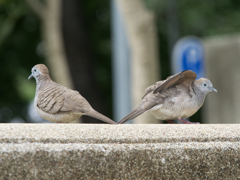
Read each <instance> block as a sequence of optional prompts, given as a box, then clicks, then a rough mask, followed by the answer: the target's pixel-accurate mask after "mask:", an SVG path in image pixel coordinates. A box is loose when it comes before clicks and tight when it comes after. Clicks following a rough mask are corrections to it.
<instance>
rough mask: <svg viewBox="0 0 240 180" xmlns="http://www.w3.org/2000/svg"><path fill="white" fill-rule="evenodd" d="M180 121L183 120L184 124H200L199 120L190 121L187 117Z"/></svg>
mask: <svg viewBox="0 0 240 180" xmlns="http://www.w3.org/2000/svg"><path fill="white" fill-rule="evenodd" d="M178 120H179V121H182V122H183V124H200V123H199V122H190V121H188V120H186V119H180V118H179V119H178Z"/></svg>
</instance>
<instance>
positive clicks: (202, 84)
mask: <svg viewBox="0 0 240 180" xmlns="http://www.w3.org/2000/svg"><path fill="white" fill-rule="evenodd" d="M194 84H195V85H196V86H197V88H198V89H199V90H200V91H201V92H202V93H204V94H207V93H209V92H211V91H215V92H217V90H216V89H214V88H213V85H212V83H211V81H210V80H209V79H206V78H200V79H198V80H196V81H195V83H194Z"/></svg>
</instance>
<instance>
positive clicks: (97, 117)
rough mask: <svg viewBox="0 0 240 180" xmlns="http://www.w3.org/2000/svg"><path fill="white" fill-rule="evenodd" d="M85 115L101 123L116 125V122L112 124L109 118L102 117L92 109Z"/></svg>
mask: <svg viewBox="0 0 240 180" xmlns="http://www.w3.org/2000/svg"><path fill="white" fill-rule="evenodd" d="M85 114H86V115H88V116H91V117H93V118H96V119H99V120H101V121H103V122H106V123H108V124H117V123H116V122H114V121H113V120H111V119H110V118H108V117H106V116H104V115H102V114H101V113H99V112H97V111H95V110H94V109H91V110H90V111H87V112H85Z"/></svg>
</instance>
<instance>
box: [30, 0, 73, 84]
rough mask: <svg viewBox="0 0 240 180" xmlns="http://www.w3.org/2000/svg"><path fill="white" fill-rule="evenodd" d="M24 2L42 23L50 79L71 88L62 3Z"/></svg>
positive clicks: (56, 1) (36, 0) (34, 0)
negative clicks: (62, 26) (64, 39)
mask: <svg viewBox="0 0 240 180" xmlns="http://www.w3.org/2000/svg"><path fill="white" fill-rule="evenodd" d="M26 1H27V3H28V4H29V5H30V6H31V8H32V9H33V10H34V11H35V13H36V14H37V15H38V17H39V18H40V20H41V21H42V34H43V38H44V47H45V53H46V56H47V57H46V60H47V65H48V66H49V68H50V73H51V75H52V78H53V79H54V80H55V81H56V82H58V83H59V84H62V85H64V86H67V87H69V88H73V82H72V79H71V76H70V72H69V67H68V63H67V59H66V54H65V49H64V44H63V37H62V31H61V13H62V12H61V5H62V1H61V0H54V1H46V2H45V4H43V3H42V2H41V1H39V0H26Z"/></svg>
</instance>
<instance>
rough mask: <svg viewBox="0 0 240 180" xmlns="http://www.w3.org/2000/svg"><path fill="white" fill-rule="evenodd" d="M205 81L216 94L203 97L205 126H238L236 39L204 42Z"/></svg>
mask: <svg viewBox="0 0 240 180" xmlns="http://www.w3.org/2000/svg"><path fill="white" fill-rule="evenodd" d="M204 46H205V55H206V68H207V77H208V78H209V79H210V80H211V81H212V83H213V86H214V87H215V88H216V89H217V90H218V93H211V94H208V95H207V98H206V101H205V103H204V106H203V119H205V123H240V119H239V117H240V35H239V34H235V35H221V36H211V37H208V38H205V39H204Z"/></svg>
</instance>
